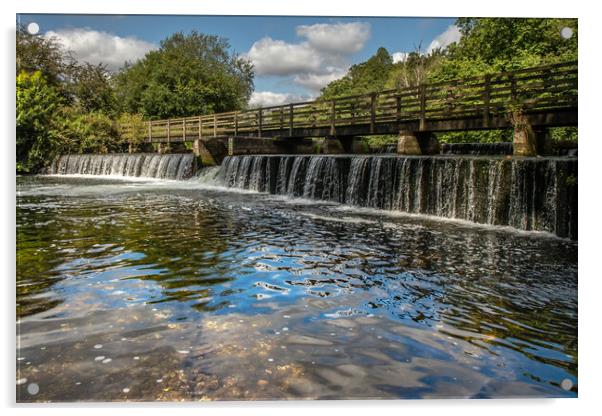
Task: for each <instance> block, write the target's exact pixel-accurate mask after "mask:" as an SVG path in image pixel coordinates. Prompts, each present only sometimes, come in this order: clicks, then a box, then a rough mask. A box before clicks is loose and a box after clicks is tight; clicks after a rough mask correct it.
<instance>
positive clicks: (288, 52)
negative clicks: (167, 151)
mask: <svg viewBox="0 0 602 416" xmlns="http://www.w3.org/2000/svg"><path fill="white" fill-rule="evenodd" d="M17 20H18V21H19V22H20V23H22V24H24V25H26V26H27V25H28V24H29V23H31V22H35V23H37V24H38V25H39V30H40V33H41V34H43V35H45V36H54V37H57V38H58V39H59V40H60V41H61V42H62V43H63V44H64V45H65V46H66V47H67V48H69V49H71V50H73V51H74V52H75V55H76V57H77V58H78V59H79V60H82V61H88V62H92V63H97V62H100V61H102V62H105V63H107V64H108V65H109V67H110V68H111V69H117V68H119V67H120V66H121V65H122V64H123V62H124V61H125V60H126V59H128V60H136V59H139V58H140V57H142V56H144V53H146V52H147V51H148V50H150V49H152V48H156V47H157V46H158V44H159V42H160V41H161V40H162V39H164V38H166V37H167V36H169V35H170V34H172V33H174V32H177V31H181V32H184V33H187V32H189V31H190V30H193V29H196V30H197V31H199V32H203V33H208V34H216V35H220V36H223V37H225V38H227V39H228V40H229V42H230V44H231V48H232V50H233V51H236V52H238V53H239V54H242V55H244V56H246V57H247V58H249V59H251V61H253V63H254V64H255V67H256V78H255V91H256V92H255V93H254V96H253V98H252V104H254V105H268V104H280V103H284V102H287V101H291V100H292V101H294V100H297V99H300V98H301V99H302V98H311V97H314V96H316V95H317V94H318V93H319V89H320V88H321V87H322V86H323V85H325V84H326V83H328V82H329V81H331V80H333V79H336V78H339V77H340V76H342V75H343V74H344V73H345V71H346V70H347V68H348V67H349V65H352V64H354V63H358V62H361V61H364V60H366V59H367V58H368V57H370V56H371V55H373V54H374V53H375V52H376V50H377V49H378V48H379V47H380V46H383V47H385V48H387V50H388V51H389V52H390V53H391V54H395V55H394V57H395V59H402V58H403V53H406V52H410V51H413V50H415V49H416V48H417V47H418V46H419V45H421V47H422V50H424V51H426V50H428V48H429V47H433V46H446V45H447V44H449V43H450V42H452V41H455V40H457V39H459V32H458V31H457V28H455V27H454V26H453V23H454V22H455V20H456V19H455V18H407V17H400V18H396V17H382V18H378V17H349V18H346V17H303V16H193V15H185V16H173V15H159V16H152V15H58V14H55V15H50V14H46V15H34V14H21V15H17Z"/></svg>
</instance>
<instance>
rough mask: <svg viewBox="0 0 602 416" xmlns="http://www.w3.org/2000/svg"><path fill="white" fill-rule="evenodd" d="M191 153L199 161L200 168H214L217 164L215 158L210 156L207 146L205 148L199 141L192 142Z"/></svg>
mask: <svg viewBox="0 0 602 416" xmlns="http://www.w3.org/2000/svg"><path fill="white" fill-rule="evenodd" d="M192 152H193V153H194V155H195V156H196V157H198V158H199V159H200V160H201V164H202V166H215V165H217V164H218V163H217V160H216V158H215V157H214V156H213V154H211V152H210V151H209V149H208V148H207V146H205V143H204V142H203V141H202V140H200V139H196V140H195V141H194V143H193V145H192ZM222 158H223V157H222Z"/></svg>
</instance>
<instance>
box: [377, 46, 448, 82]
mask: <svg viewBox="0 0 602 416" xmlns="http://www.w3.org/2000/svg"><path fill="white" fill-rule="evenodd" d="M443 59H445V51H444V50H441V49H435V50H433V51H431V52H430V53H427V54H424V53H422V52H421V51H420V49H418V50H416V51H413V52H410V53H409V54H408V56H407V58H406V59H405V60H403V61H401V62H398V63H396V64H394V65H393V68H392V69H391V71H390V73H389V76H388V79H387V82H386V88H408V87H414V86H417V85H420V84H424V83H426V82H428V81H429V77H430V74H431V73H432V72H433V71H434V70H435V68H437V67H438V66H439V65H440V63H441V61H442V60H443Z"/></svg>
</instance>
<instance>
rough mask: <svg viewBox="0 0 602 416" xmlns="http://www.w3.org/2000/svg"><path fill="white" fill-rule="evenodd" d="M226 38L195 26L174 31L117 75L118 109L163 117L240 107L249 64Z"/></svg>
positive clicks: (249, 83)
mask: <svg viewBox="0 0 602 416" xmlns="http://www.w3.org/2000/svg"><path fill="white" fill-rule="evenodd" d="M228 48H229V44H228V42H227V41H226V40H225V39H223V38H221V37H218V36H211V35H204V34H201V33H198V32H196V31H193V32H191V33H190V34H189V35H184V34H182V33H176V34H174V35H172V36H170V37H169V38H167V39H165V40H163V41H162V42H161V47H160V48H159V49H158V50H155V51H151V52H149V53H148V54H147V55H146V56H145V58H144V59H142V60H140V61H138V62H137V63H135V64H133V65H128V66H126V67H125V68H124V69H123V70H122V71H121V72H120V73H119V74H118V75H117V77H116V87H117V96H118V101H119V102H120V103H122V106H123V108H122V111H124V112H129V113H140V114H142V115H143V116H144V117H145V118H150V119H163V118H169V117H178V116H190V115H194V114H207V113H213V112H224V111H233V110H240V109H243V108H245V107H246V104H247V101H248V99H249V97H250V95H251V92H252V90H253V69H252V65H251V64H250V63H249V62H248V61H247V60H245V59H242V58H240V57H239V56H238V55H236V54H230V53H229V52H228Z"/></svg>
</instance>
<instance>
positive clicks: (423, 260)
mask: <svg viewBox="0 0 602 416" xmlns="http://www.w3.org/2000/svg"><path fill="white" fill-rule="evenodd" d="M238 159H239V160H238V162H236V163H238V164H239V166H242V165H245V164H246V165H248V166H249V167H248V168H245V169H248V172H250V173H249V174H248V175H247V174H244V175H243V174H240V175H238V174H236V175H230V174H227V173H228V171H229V170H228V169H231V168H232V166H231V164H233V163H235V162H234V160H230V161H229V162H228V163H227V164H226V165H225V166H224V167H223V168H217V169H207V170H204V171H203V172H201V173H202V175H201V176H200V177H194V178H191V179H189V180H180V181H176V180H164V179H145V178H143V177H142V176H144V175H141V174H136V175H132V176H136V177H135V178H134V177H131V178H129V177H127V176H126V177H123V178H121V179H115V176H117V175H116V174H113V175H112V176H95V177H93V176H89V177H85V176H75V177H72V176H37V177H18V178H17V190H18V195H17V317H18V322H17V335H18V338H17V340H18V345H17V400H18V401H73V400H102V401H107V400H108V401H114V400H136V401H148V400H238V399H257V400H259V399H268V400H269V399H310V398H319V399H336V398H338V399H343V398H348V399H363V398H451V397H471V398H485V397H575V396H576V395H577V391H578V382H577V242H576V241H574V240H570V239H565V238H558V237H557V236H554V235H553V234H552V233H550V232H532V231H520V230H514V229H511V228H508V227H496V226H490V225H477V224H474V225H473V224H470V223H469V222H467V221H457V220H447V219H438V218H436V217H434V216H433V215H429V216H422V215H415V214H405V213H402V212H400V211H397V210H393V209H391V210H390V211H386V210H381V209H374V208H379V207H380V205H381V204H385V205H384V207H385V208H387V209H389V206H388V205H386V204H395V203H399V202H398V200H395V199H393V200H391V201H389V199H387V197H384V196H382V195H380V194H379V193H378V192H376V191H371V190H374V189H375V187H374V184H375V183H376V182H375V181H377V179H370V180H371V181H372V182H370V180H368V183H367V184H366V183H365V179H363V181H364V182H363V184H362V185H360V184H359V182H353V181H352V182H353V184H350V183H349V179H348V178H349V174H347V175H341V176H337V175H338V174H337V172H339V173H340V171H337V170H336V168H335V167H334V166H332V165H330V166H329V164H330V162H328V161H325V159H323V158H322V159H320V158H319V157H315V158H313V160H307V161H304V160H302V159H301V158H288V159H282V160H281V161H280V162H279V163H278V164H276V163H275V162H274V161H272V159H268V158H258V157H255V158H247V159H244V158H238ZM243 159H244V160H243ZM336 160H337V163H348V165H349V166H348V169H349V170H348V171H346V172H349V171H351V172H355V173H353V175H351V176H353V177H355V176H354V175H356V176H357V177H359V176H362V175H366V177H368V178H374V176H375V175H374V174H372V173H371V172H370V170H373V169H375V168H376V167H377V166H376V165H378V164H377V163H376V162H374V161H375V159H369V160H370V162H365V163H360V162H357V161H355V160H354V159H353V160H352V159H350V158H347V159H346V160H347V162H343V160H345V158H339V159H336ZM381 160H382V161H381V162H380V166H379V167H378V168H379V169H380V170H381V172H386V171H387V169H391V168H392V166H387V163H389V162H388V159H386V158H383V159H381ZM146 163H156V162H152V160H150V161H149V162H146ZM146 163H142V165H141V168H140V169H146V168H148V167H149V166H145V165H146ZM174 163H175V162H174ZM558 163H560V162H558ZM125 164H127V161H126V162H125ZM90 165H94V163H90ZM90 165H89V166H90ZM163 165H164V168H163V169H165V165H166V163H164V164H163ZM169 165H170V164H169V163H167V166H169ZM80 166H81V164H80ZM268 168H269V169H271V170H270V178H271V179H270V181H267V182H268V183H269V190H270V191H271V190H274V191H273V193H272V194H270V193H268V192H262V193H258V192H253V191H251V190H253V189H257V190H261V191H266V190H268V189H267V185H266V180H265V178H266V176H265V175H264V174H262V173H258V172H265V169H268ZM74 169H75V168H74ZM79 169H82V168H78V171H79ZM86 169H89V168H86ZM132 169H134V168H132ZM136 169H137V168H136ZM237 169H238V168H237ZM240 169H243V168H242V167H241V168H240ZM396 169H406V171H412V169H413V167H411V166H408V165H404V166H397V165H396ZM507 169H508V170H509V171H510V172H512V171H513V169H516V168H515V167H512V166H508V167H507ZM546 169H552V168H551V167H550V166H548V167H547V168H546ZM554 169H556V172H558V171H560V170H562V168H559V166H558V165H557V166H556V167H555V168H554ZM494 170H495V169H493V168H491V166H489V167H488V168H483V172H487V175H488V178H490V179H488V183H492V181H494V183H497V182H495V181H499V180H500V177H503V176H504V174H502V173H496V172H493V171H494ZM99 171H100V170H99ZM157 171H159V169H156V170H155V172H157ZM175 171H177V169H176V170H175ZM231 171H232V170H230V172H231ZM536 171H537V172H540V171H539V170H536ZM102 172H105V171H104V170H102ZM120 172H124V171H123V170H121V171H120ZM293 172H297V173H296V174H293ZM301 172H311V173H310V174H303V175H301ZM361 172H364V173H361ZM424 172H426V171H423V174H424ZM429 172H430V173H429V174H430V175H433V174H438V173H437V171H436V169H434V168H431V170H430V171H429ZM503 172H506V171H503ZM545 172H547V173H546V175H547V176H544V177H546V178H548V180H549V181H552V179H550V178H551V173H549V172H548V171H547V170H545ZM78 173H82V172H81V171H79V172H78ZM360 173H361V174H360ZM122 175H123V174H122ZM156 175H157V174H156V173H154V174H153V176H156ZM496 175H498V179H495V180H494V179H491V178H492V177H494V176H496ZM515 175H518V173H515ZM159 177H160V175H159ZM308 177H314V178H316V179H315V180H306V179H307V178H308ZM381 177H382V176H381ZM431 177H432V176H431ZM220 178H223V180H224V181H226V182H227V183H226V184H225V183H224V182H222V179H220ZM301 178H303V179H301ZM318 178H320V179H319V180H318ZM337 178H338V179H337ZM209 180H213V185H208V184H207V181H209ZM379 180H380V179H379ZM442 180H449V181H452V180H456V179H454V177H449V178H442ZM464 180H466V179H464ZM226 185H227V186H226ZM234 185H236V186H238V187H240V188H245V189H246V190H243V189H237V188H232V187H231V186H234ZM397 185H398V186H401V185H400V184H397ZM408 186H409V185H408ZM272 187H273V188H272ZM424 189H426V188H423V191H424ZM477 189H479V190H480V189H482V188H477ZM275 190H278V192H276V191H275ZM415 192H418V190H415ZM434 192H435V191H434ZM436 192H441V194H440V196H438V198H441V200H442V199H444V195H445V192H446V191H444V190H437V191H436ZM463 192H464V191H463ZM471 192H472V191H471ZM479 192H485V194H484V195H482V196H481V197H482V198H486V199H492V198H493V199H494V198H496V197H498V196H497V195H495V192H492V191H479ZM487 192H489V193H487ZM517 192H518V191H517ZM279 194H284V195H279ZM318 194H319V198H320V199H322V200H321V201H320V200H310V199H308V198H309V197H316V195H318ZM468 195H470V194H465V197H469V196H468ZM519 195H521V194H520V193H519ZM470 197H471V198H477V197H476V196H474V195H473V196H470ZM353 198H363V201H364V202H358V205H360V206H352V205H350V204H349V203H346V204H341V203H340V202H348V201H350V200H353ZM544 199H547V197H546V198H544ZM475 200H476V199H475ZM365 201H385V202H370V203H368V202H365ZM386 201H389V202H386ZM396 201H397V202H396ZM429 203H430V202H429ZM546 206H550V205H549V204H548V205H546ZM445 209H448V208H443V207H442V208H441V210H442V212H444V211H445ZM516 209H518V208H516ZM479 212H480V211H479V210H478V209H477V211H476V212H475V213H474V214H472V215H475V216H476V215H482V214H481V213H479ZM513 215H514V214H513ZM554 215H558V214H554Z"/></svg>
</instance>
